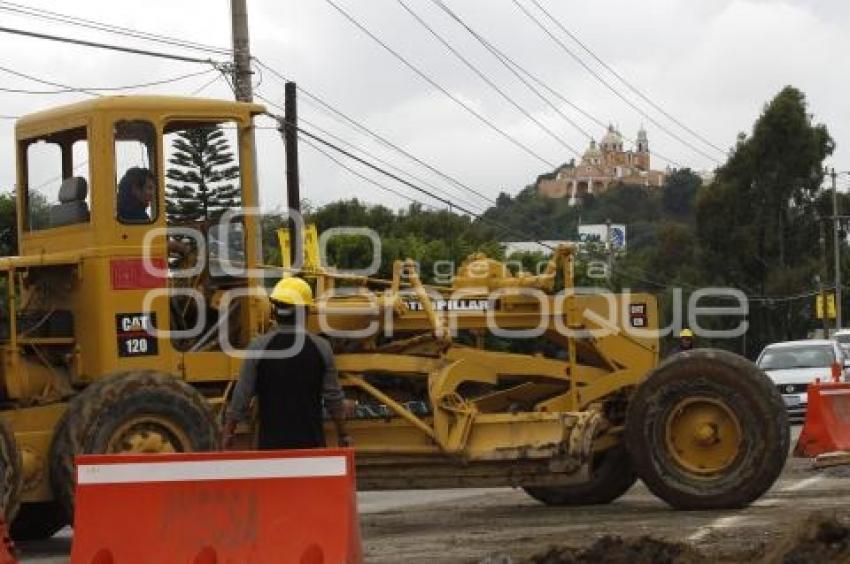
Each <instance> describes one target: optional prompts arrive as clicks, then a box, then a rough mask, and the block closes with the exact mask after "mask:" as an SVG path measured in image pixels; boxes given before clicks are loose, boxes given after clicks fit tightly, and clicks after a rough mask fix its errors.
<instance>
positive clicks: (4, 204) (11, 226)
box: [0, 192, 46, 256]
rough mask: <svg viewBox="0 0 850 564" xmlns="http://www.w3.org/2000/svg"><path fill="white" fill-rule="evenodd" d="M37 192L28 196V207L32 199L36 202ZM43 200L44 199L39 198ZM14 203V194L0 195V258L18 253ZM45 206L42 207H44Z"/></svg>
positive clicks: (31, 203)
mask: <svg viewBox="0 0 850 564" xmlns="http://www.w3.org/2000/svg"><path fill="white" fill-rule="evenodd" d="M39 196H41V194H39V193H38V192H33V193H32V194H30V205H31V206H32V205H33V199H35V200H36V201H37V200H38V198H39ZM41 199H42V200H44V197H43V196H41ZM16 203H17V200H16V198H15V193H14V192H2V193H0V256H9V255H15V254H17V252H18V218H17V214H16V209H17V207H16ZM45 206H46V204H44V205H43V207H45Z"/></svg>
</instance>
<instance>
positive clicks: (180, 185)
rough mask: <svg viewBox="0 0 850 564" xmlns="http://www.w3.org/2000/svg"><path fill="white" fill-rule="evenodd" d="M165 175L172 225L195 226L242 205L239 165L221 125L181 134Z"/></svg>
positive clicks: (187, 130) (175, 143)
mask: <svg viewBox="0 0 850 564" xmlns="http://www.w3.org/2000/svg"><path fill="white" fill-rule="evenodd" d="M172 147H173V149H174V153H173V154H172V156H171V158H169V159H168V163H169V164H170V165H171V166H170V167H169V169H168V171H167V172H166V174H165V176H166V178H167V179H168V180H169V181H170V182H167V183H166V185H165V187H166V214H167V215H168V221H169V223H191V222H197V221H206V220H210V219H216V218H218V217H219V216H220V215H221V214H222V213H223V212H224V211H225V210H227V209H229V208H233V207H237V206H239V205H241V198H240V190H239V182H238V181H239V166H238V165H237V164H236V163H235V161H236V159H235V157H234V154H233V151H232V149H231V148H230V143H229V142H228V140H227V138H226V137H225V135H224V131H223V130H222V129H221V127H219V126H218V125H208V126H207V125H204V126H199V127H194V128H192V129H186V130H184V131H181V132H180V133H178V135H177V137H176V138H175V139H174V141H173V142H172Z"/></svg>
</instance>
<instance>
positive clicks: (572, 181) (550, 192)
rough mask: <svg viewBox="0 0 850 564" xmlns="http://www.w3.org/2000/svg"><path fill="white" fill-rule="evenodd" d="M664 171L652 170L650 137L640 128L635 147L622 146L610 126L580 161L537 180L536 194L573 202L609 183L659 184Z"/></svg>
mask: <svg viewBox="0 0 850 564" xmlns="http://www.w3.org/2000/svg"><path fill="white" fill-rule="evenodd" d="M665 176H666V173H665V172H662V171H659V170H652V169H651V168H650V158H649V140H648V139H647V136H646V130H645V129H644V128H643V127H641V128H640V130H639V131H638V134H637V139H636V141H635V147H634V150H628V151H626V150H624V149H623V136H622V134H621V133H620V132H619V131H617V129H616V128H615V127H614V126H613V125H609V126H608V131H607V132H606V133H605V136H604V137H602V141H600V142H599V144H598V145H597V143H596V141H595V140H591V141H590V146H589V147H588V148H587V150H586V151H585V152H584V155H582V157H581V162H580V163H578V164H576V163H575V162H574V161H573V162H570V163H569V164H566V165H564V166H562V167H560V168H558V169H556V170H555V171H554V172H553V173H551V174H547V175H543V176H541V177H540V178H539V179H538V181H537V193H538V194H540V195H541V196H544V197H546V198H569V199H570V203H575V202H577V201H578V199H580V198H581V197H582V196H583V195H585V194H599V193H600V192H604V191H605V190H606V189H607V188H608V186H610V185H612V184H639V185H642V186H649V187H661V186H662V185H663V184H664V177H665Z"/></svg>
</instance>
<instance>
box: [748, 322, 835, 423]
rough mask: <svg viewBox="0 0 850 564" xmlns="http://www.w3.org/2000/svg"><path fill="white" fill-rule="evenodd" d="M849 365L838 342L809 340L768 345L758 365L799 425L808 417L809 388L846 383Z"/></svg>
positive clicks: (790, 416) (757, 362)
mask: <svg viewBox="0 0 850 564" xmlns="http://www.w3.org/2000/svg"><path fill="white" fill-rule="evenodd" d="M847 362H850V358H846V356H845V352H844V349H843V348H842V347H841V345H839V343H838V342H837V341H833V340H828V339H809V340H806V341H787V342H784V343H774V344H772V345H768V346H766V347H765V348H764V350H763V351H761V354H760V355H759V358H758V360H757V361H756V365H758V367H759V368H761V369H762V370H764V372H765V373H766V374H767V375H768V377H769V378H770V379H771V380H773V383H774V384H775V385H776V388H777V389H778V390H779V393H780V394H782V399H784V400H785V407H786V408H787V409H788V417H789V419H790V420H791V421H792V422H800V421H802V420H803V419H805V417H806V406H807V405H808V395H807V393H806V388H807V386H808V385H809V384H810V383H811V382H814V381H815V380H816V379H820V380H821V381H822V382H831V381H833V380H834V379H835V378H838V379H840V380H841V381H846V380H847V372H846V370H847V366H845V364H846V363H847Z"/></svg>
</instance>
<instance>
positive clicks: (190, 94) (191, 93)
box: [189, 74, 221, 96]
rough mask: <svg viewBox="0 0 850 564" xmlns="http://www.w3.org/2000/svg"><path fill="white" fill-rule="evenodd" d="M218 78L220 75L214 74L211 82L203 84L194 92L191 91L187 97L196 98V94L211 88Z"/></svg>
mask: <svg viewBox="0 0 850 564" xmlns="http://www.w3.org/2000/svg"><path fill="white" fill-rule="evenodd" d="M220 78H221V75H219V74H216V75H215V76H214V77H212V80H210V81H209V82H205V83H204V84H203V85H201V86H200V87H198V88H196V89H195V90H192V92H190V93H189V96H197V95H198V94H200V93H201V92H203V91H204V90H206V89H207V88H209V87H210V86H212V84H213V83H214V82H215V81H216V80H218V79H220Z"/></svg>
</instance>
